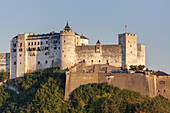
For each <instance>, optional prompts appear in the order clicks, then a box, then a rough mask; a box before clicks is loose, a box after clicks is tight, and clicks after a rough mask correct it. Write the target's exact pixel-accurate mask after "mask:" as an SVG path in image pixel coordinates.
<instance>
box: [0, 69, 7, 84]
mask: <svg viewBox="0 0 170 113" xmlns="http://www.w3.org/2000/svg"><path fill="white" fill-rule="evenodd" d="M8 77H9V73H8V72H5V71H4V70H2V71H1V72H0V82H3V81H4V80H5V79H8Z"/></svg>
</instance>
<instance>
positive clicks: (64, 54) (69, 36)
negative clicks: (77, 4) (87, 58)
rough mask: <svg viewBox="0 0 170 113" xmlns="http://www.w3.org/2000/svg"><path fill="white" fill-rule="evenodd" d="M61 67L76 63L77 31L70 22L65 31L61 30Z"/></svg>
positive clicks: (64, 67)
mask: <svg viewBox="0 0 170 113" xmlns="http://www.w3.org/2000/svg"><path fill="white" fill-rule="evenodd" d="M60 43H61V66H60V68H61V69H66V68H67V67H70V66H72V65H74V64H75V31H72V30H71V28H70V26H69V25H68V22H67V24H66V26H65V28H64V30H63V31H60Z"/></svg>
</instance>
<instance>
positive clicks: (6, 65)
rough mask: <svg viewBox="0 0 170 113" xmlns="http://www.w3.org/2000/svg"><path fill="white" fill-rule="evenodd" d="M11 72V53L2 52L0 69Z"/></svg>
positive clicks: (0, 54)
mask: <svg viewBox="0 0 170 113" xmlns="http://www.w3.org/2000/svg"><path fill="white" fill-rule="evenodd" d="M2 70H4V71H7V72H10V53H0V71H2Z"/></svg>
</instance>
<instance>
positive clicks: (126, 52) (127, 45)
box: [118, 33, 138, 69]
mask: <svg viewBox="0 0 170 113" xmlns="http://www.w3.org/2000/svg"><path fill="white" fill-rule="evenodd" d="M118 37H119V44H120V45H122V68H123V69H125V67H126V66H127V68H128V69H129V67H130V66H131V65H137V62H138V61H137V35H136V34H130V33H124V34H119V36H118Z"/></svg>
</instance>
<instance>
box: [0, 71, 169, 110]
mask: <svg viewBox="0 0 170 113" xmlns="http://www.w3.org/2000/svg"><path fill="white" fill-rule="evenodd" d="M9 84H12V81H9ZM15 87H18V89H19V92H20V94H16V93H15V92H13V91H11V90H8V89H6V88H4V87H2V86H1V87H0V112H2V113H6V112H7V113H11V112H14V113H24V112H27V113H30V112H45V113H53V112H57V113H86V112H89V113H100V112H101V113H112V112H113V113H119V112H132V113H133V112H151V113H156V112H164V113H167V112H169V111H170V101H169V100H168V99H166V98H164V97H162V96H157V97H155V98H150V97H148V96H142V95H141V94H140V93H137V92H134V91H129V90H121V89H119V88H118V87H113V86H109V85H108V84H107V83H102V84H96V83H95V84H87V85H83V86H80V87H79V88H77V89H76V90H75V91H74V92H73V93H72V95H71V99H70V100H69V101H64V88H65V74H64V73H63V72H61V71H59V70H57V69H55V68H53V69H47V70H44V71H36V72H34V73H32V74H25V76H24V77H23V78H20V79H18V80H17V85H16V86H15Z"/></svg>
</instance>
